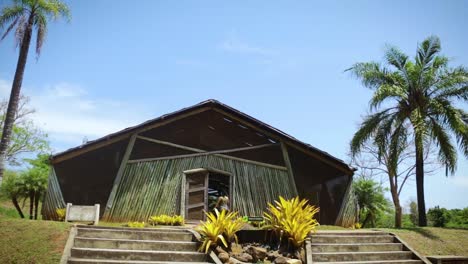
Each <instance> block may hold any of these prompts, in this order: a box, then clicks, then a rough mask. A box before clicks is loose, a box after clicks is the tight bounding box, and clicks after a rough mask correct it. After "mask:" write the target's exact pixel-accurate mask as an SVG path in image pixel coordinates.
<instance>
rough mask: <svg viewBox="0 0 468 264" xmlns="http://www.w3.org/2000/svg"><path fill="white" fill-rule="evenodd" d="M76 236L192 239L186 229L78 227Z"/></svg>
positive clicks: (171, 239)
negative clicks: (167, 230)
mask: <svg viewBox="0 0 468 264" xmlns="http://www.w3.org/2000/svg"><path fill="white" fill-rule="evenodd" d="M77 236H78V237H92V238H113V239H133V240H170V241H192V237H193V235H192V233H190V232H188V231H169V232H166V231H164V230H159V231H158V230H125V229H98V228H78V234H77Z"/></svg>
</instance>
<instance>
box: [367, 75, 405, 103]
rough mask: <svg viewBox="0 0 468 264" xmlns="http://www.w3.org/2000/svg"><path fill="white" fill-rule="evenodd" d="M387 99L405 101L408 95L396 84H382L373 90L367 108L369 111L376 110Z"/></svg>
mask: <svg viewBox="0 0 468 264" xmlns="http://www.w3.org/2000/svg"><path fill="white" fill-rule="evenodd" d="M395 83H396V82H395ZM388 99H396V100H407V99H408V95H407V92H406V90H405V88H403V87H402V86H400V85H398V84H382V85H381V86H380V87H378V88H377V89H376V90H375V92H374V95H373V96H372V99H371V100H370V102H369V106H370V108H371V110H372V109H376V108H378V107H379V106H380V105H381V104H382V103H383V102H385V101H386V100H388Z"/></svg>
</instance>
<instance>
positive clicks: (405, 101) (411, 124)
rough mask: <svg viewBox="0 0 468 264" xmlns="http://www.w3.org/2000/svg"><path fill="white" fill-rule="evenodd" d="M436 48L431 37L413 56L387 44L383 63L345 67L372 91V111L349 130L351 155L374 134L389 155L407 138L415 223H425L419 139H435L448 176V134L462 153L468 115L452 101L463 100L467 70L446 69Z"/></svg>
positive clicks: (467, 92) (451, 164)
mask: <svg viewBox="0 0 468 264" xmlns="http://www.w3.org/2000/svg"><path fill="white" fill-rule="evenodd" d="M440 50H441V45H440V40H439V38H438V37H435V36H431V37H429V38H427V39H425V40H424V41H423V42H422V43H421V44H419V45H418V49H417V52H416V56H415V58H414V60H411V59H410V58H409V57H408V56H407V55H406V54H404V53H403V52H402V51H400V50H399V49H398V48H396V47H389V48H388V49H387V50H386V52H385V62H386V63H385V64H381V63H377V62H361V63H356V64H354V65H353V66H352V67H351V68H350V69H348V70H349V71H350V72H351V73H352V74H353V75H354V76H356V77H357V78H358V79H360V80H362V83H363V85H364V86H366V87H368V88H370V89H372V90H374V95H373V97H372V99H371V101H370V109H371V111H372V113H371V114H370V115H368V116H366V117H365V119H364V121H363V122H362V124H361V126H360V127H359V129H358V131H357V132H356V133H355V134H354V136H353V139H352V141H351V153H352V154H353V155H354V154H357V153H359V152H360V150H361V148H362V146H363V144H364V143H365V142H366V141H367V140H368V139H369V138H371V137H374V138H375V139H376V142H377V143H378V145H379V147H380V148H381V149H387V148H388V149H389V152H390V154H391V155H396V153H397V152H398V150H399V148H400V146H401V144H402V143H403V142H406V141H407V140H408V137H409V136H412V138H413V142H414V146H415V151H416V155H415V156H416V157H415V166H416V168H415V169H416V189H417V198H418V211H419V212H418V213H419V220H418V222H419V225H420V226H426V225H427V219H426V207H425V199H424V142H426V141H433V142H435V143H436V146H437V148H438V150H439V153H438V158H439V160H440V162H441V163H442V164H444V165H445V166H446V168H447V172H451V173H452V174H453V173H454V171H455V169H456V163H457V152H456V148H455V146H454V143H453V142H452V139H451V136H450V133H452V134H453V135H454V136H455V138H456V139H457V142H458V144H459V146H460V148H461V150H462V151H463V154H464V155H465V156H467V157H468V124H467V123H466V122H465V119H466V117H467V115H468V114H467V113H466V112H465V111H464V110H462V109H459V108H457V107H456V106H455V103H454V101H455V100H458V101H461V102H466V101H468V70H467V69H466V68H465V67H462V66H459V67H456V68H451V67H449V66H448V62H449V59H448V58H447V57H444V56H441V55H440ZM388 139H389V140H388Z"/></svg>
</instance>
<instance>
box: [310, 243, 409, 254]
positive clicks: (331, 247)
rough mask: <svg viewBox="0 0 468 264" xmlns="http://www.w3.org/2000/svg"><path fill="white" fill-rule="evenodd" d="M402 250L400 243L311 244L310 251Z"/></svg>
mask: <svg viewBox="0 0 468 264" xmlns="http://www.w3.org/2000/svg"><path fill="white" fill-rule="evenodd" d="M370 251H381V252H382V251H403V244H401V243H356V244H335V243H333V244H323V243H322V244H320V243H318V244H312V252H370Z"/></svg>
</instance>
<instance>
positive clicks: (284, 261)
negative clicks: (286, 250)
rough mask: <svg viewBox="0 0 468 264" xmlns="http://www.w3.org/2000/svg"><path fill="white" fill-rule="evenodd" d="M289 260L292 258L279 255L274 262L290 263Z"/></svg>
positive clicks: (280, 263)
mask: <svg viewBox="0 0 468 264" xmlns="http://www.w3.org/2000/svg"><path fill="white" fill-rule="evenodd" d="M288 260H290V258H287V257H283V256H279V257H277V258H276V259H275V262H274V263H275V264H288Z"/></svg>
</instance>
